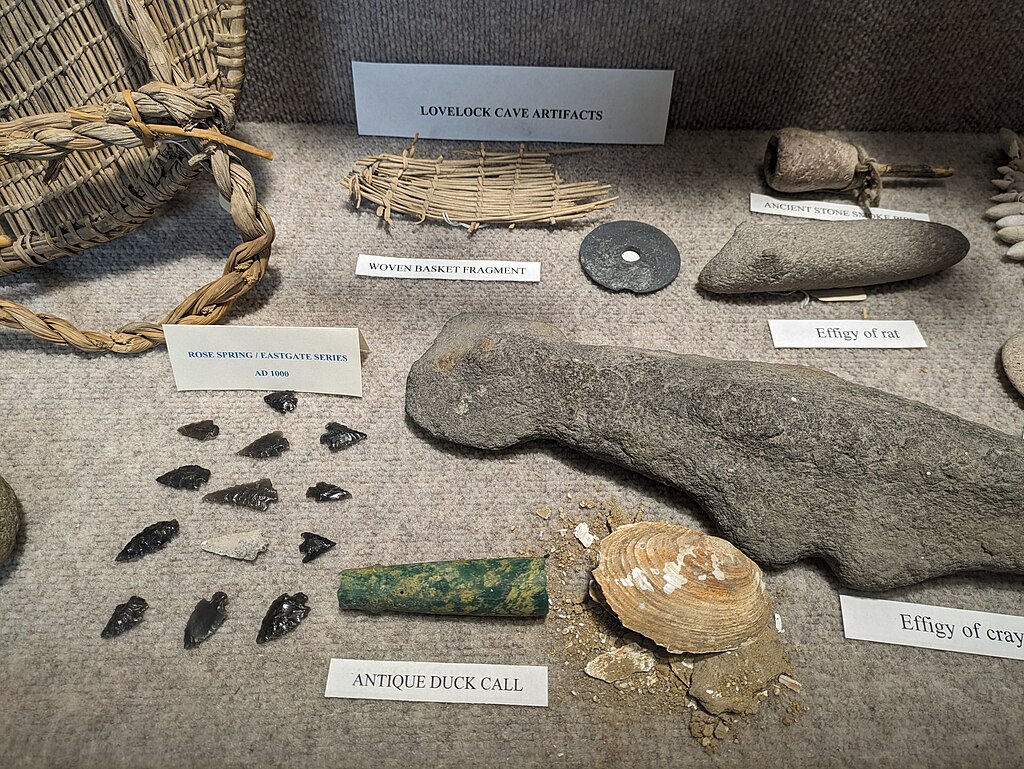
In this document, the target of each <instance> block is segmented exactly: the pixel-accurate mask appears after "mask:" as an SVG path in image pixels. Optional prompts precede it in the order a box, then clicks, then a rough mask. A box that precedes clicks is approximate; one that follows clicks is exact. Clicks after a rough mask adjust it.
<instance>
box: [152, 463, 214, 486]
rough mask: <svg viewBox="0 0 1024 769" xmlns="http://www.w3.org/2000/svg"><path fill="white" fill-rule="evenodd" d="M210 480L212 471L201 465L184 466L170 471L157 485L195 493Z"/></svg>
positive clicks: (161, 477) (160, 478) (158, 479)
mask: <svg viewBox="0 0 1024 769" xmlns="http://www.w3.org/2000/svg"><path fill="white" fill-rule="evenodd" d="M209 480H210V471H209V470H207V469H206V468H205V467H200V466H199V465H182V466H181V467H179V468H176V469H174V470H169V471H167V472H166V473H164V474H163V475H161V476H160V477H159V478H157V479H156V482H157V483H162V484H163V485H164V486H170V487H171V488H172V489H190V490H191V491H195V490H196V489H198V488H199V487H200V486H202V485H203V484H204V483H206V482H207V481H209Z"/></svg>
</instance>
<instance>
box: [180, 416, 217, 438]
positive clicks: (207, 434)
mask: <svg viewBox="0 0 1024 769" xmlns="http://www.w3.org/2000/svg"><path fill="white" fill-rule="evenodd" d="M178 432H179V433H181V434H182V435H184V436H185V437H186V438H194V439H195V440H197V441H212V440H213V439H214V438H216V437H217V436H218V435H220V428H219V427H217V425H215V424H214V423H213V420H212V419H204V420H202V421H201V422H192V423H191V424H187V425H182V426H181V427H179V428H178Z"/></svg>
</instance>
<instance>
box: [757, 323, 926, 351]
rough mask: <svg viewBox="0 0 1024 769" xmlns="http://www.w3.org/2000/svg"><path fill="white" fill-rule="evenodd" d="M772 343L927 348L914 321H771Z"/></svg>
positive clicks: (799, 345)
mask: <svg viewBox="0 0 1024 769" xmlns="http://www.w3.org/2000/svg"><path fill="white" fill-rule="evenodd" d="M768 328H769V330H770V331H771V333H772V342H773V343H774V345H775V347H776V348H781V347H828V348H842V347H859V348H866V347H874V348H893V349H897V348H906V347H927V346H928V345H927V344H925V341H924V337H923V336H921V331H920V330H919V329H918V327H917V323H915V322H914V321H912V320H769V321H768Z"/></svg>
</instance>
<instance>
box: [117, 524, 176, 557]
mask: <svg viewBox="0 0 1024 769" xmlns="http://www.w3.org/2000/svg"><path fill="white" fill-rule="evenodd" d="M177 535H178V522H177V521H176V520H171V521H158V522H157V523H154V524H152V525H150V526H147V527H146V528H144V529H143V530H142V531H140V532H139V533H138V534H136V535H135V536H134V537H132V538H131V539H130V540H129V541H128V544H127V545H125V546H124V548H123V549H122V550H121V552H120V553H118V554H117V558H115V559H114V560H115V561H136V560H138V559H139V558H142V556H144V555H149V554H150V553H155V552H156V551H157V550H162V549H163V548H164V547H165V546H166V545H167V543H168V542H170V541H171V540H172V539H173V538H174V537H176V536H177Z"/></svg>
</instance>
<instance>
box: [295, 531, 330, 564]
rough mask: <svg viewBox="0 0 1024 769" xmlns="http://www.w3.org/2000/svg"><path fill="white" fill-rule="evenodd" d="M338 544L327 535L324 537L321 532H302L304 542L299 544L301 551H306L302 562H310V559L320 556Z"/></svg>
mask: <svg viewBox="0 0 1024 769" xmlns="http://www.w3.org/2000/svg"><path fill="white" fill-rule="evenodd" d="M337 544H338V543H337V542H335V541H334V540H330V539H327V537H322V536H320V535H319V534H314V533H313V532H311V531H304V532H302V544H301V545H299V552H300V553H305V555H304V556H303V558H302V562H303V563H309V562H310V561H312V560H314V559H316V558H319V557H320V556H321V555H323V554H324V553H326V552H327V551H328V550H330V549H331V548H332V547H334V546H335V545H337Z"/></svg>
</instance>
